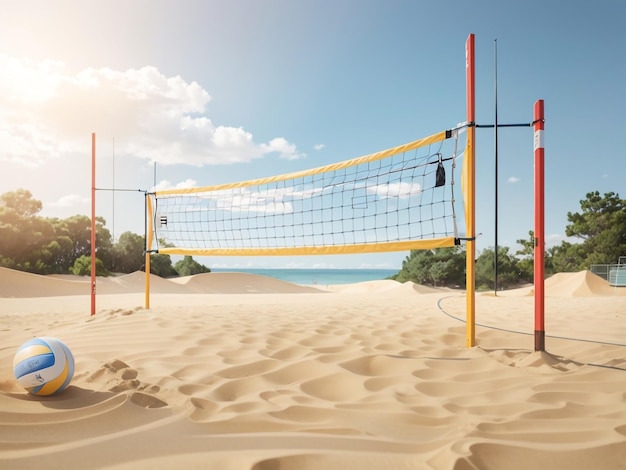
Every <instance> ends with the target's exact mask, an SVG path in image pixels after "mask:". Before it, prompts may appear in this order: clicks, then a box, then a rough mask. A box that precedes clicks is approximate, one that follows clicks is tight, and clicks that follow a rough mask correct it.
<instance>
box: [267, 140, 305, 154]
mask: <svg viewBox="0 0 626 470" xmlns="http://www.w3.org/2000/svg"><path fill="white" fill-rule="evenodd" d="M261 148H263V150H265V151H266V152H267V153H272V152H276V153H278V156H279V157H280V158H284V159H285V160H297V159H299V158H303V157H305V156H306V155H305V154H304V153H300V152H298V150H297V149H296V146H295V145H294V144H290V143H289V142H287V141H286V140H285V139H283V138H282V137H277V138H275V139H272V140H271V141H270V142H269V144H261Z"/></svg>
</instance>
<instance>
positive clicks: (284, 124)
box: [0, 0, 626, 269]
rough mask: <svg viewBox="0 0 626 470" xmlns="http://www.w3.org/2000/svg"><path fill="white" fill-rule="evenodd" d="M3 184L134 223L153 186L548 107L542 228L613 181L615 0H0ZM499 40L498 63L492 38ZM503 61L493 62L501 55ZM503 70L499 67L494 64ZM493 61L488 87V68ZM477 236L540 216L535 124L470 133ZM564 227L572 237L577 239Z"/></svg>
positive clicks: (509, 240) (301, 164) (619, 173)
mask: <svg viewBox="0 0 626 470" xmlns="http://www.w3.org/2000/svg"><path fill="white" fill-rule="evenodd" d="M0 11H2V15H0V70H1V72H0V165H1V168H2V170H1V171H0V193H5V192H8V191H15V190H17V189H20V188H24V189H28V190H30V191H31V193H32V194H33V197H34V198H35V199H38V200H40V201H42V203H43V210H42V212H41V215H43V216H46V217H61V218H65V217H70V216H72V215H76V214H85V215H89V214H90V210H91V209H90V189H91V134H92V133H96V143H97V146H96V149H97V150H96V154H97V165H96V174H97V176H96V186H97V187H98V188H102V189H106V188H116V189H129V190H131V191H116V192H112V191H104V190H103V191H98V192H97V200H96V212H97V215H98V216H101V217H103V218H105V219H106V226H107V228H109V230H110V231H111V233H112V234H113V235H114V237H115V238H117V237H119V235H120V234H121V233H123V232H125V231H131V232H134V233H138V234H143V233H144V198H143V194H142V193H141V192H139V191H140V190H151V189H153V188H154V187H155V186H156V187H158V188H165V187H177V186H179V187H190V186H204V185H213V184H222V183H230V182H235V181H243V180H248V179H256V178H261V177H265V176H272V175H278V174H282V173H288V172H293V171H299V170H305V169H309V168H314V167H318V166H321V165H326V164H330V163H336V162H340V161H343V160H347V159H350V158H354V157H358V156H361V155H366V154H370V153H373V152H376V151H379V150H383V149H386V148H390V147H394V146H397V145H400V144H403V143H405V142H410V141H412V140H415V139H418V138H421V137H425V136H427V135H430V134H433V133H436V132H439V131H442V130H444V129H447V128H451V127H454V126H455V125H456V124H458V123H460V122H463V121H464V120H465V41H466V39H467V37H468V35H469V34H470V33H473V34H475V41H476V45H475V51H476V122H477V123H478V124H483V125H488V124H493V123H494V122H495V111H496V101H497V117H498V123H500V124H505V123H508V124H511V123H515V124H517V123H530V122H531V121H532V119H533V105H534V103H535V101H537V100H538V99H543V100H544V103H545V133H544V141H545V173H546V176H545V185H546V189H545V211H546V215H545V230H546V244H547V246H548V247H550V246H554V245H558V244H560V243H561V242H562V241H563V240H566V239H567V238H566V236H565V228H566V226H567V224H568V220H567V213H568V212H580V201H581V200H584V199H585V198H586V194H587V193H588V192H592V191H599V192H600V193H601V194H603V193H606V192H614V193H618V194H619V195H620V196H621V197H622V198H624V197H626V179H625V178H624V175H626V158H625V155H624V143H623V141H621V136H622V135H623V126H624V121H625V118H626V111H625V110H626V90H625V86H624V84H625V83H626V79H625V77H626V3H625V2H623V1H622V0H599V1H597V2H588V1H579V0H573V1H571V0H570V1H565V0H555V1H550V2H546V1H542V0H539V1H538V0H529V1H526V2H503V1H498V0H493V1H487V0H477V1H474V2H464V1H452V0H415V1H405V0H393V1H382V0H334V1H332V2H331V1H320V0H171V1H170V0H132V1H127V0H108V1H94V0H80V1H79V0H75V1H69V0H56V1H54V2H49V1H43V0H42V1H32V0H23V1H20V2H16V1H13V0H0ZM496 50H497V61H496V54H495V52H496ZM496 63H497V69H496ZM496 72H497V73H496ZM496 76H497V100H496V92H495V86H494V82H495V78H496ZM476 138H477V140H476V175H477V176H476V195H477V212H476V231H477V233H478V234H479V236H478V239H477V248H478V250H479V252H480V251H481V250H484V249H486V248H490V247H491V248H493V247H494V246H495V244H496V210H495V206H496V203H495V201H496V188H497V201H498V203H497V206H498V211H497V220H498V223H497V243H498V245H499V246H508V247H510V248H511V252H515V251H516V250H517V249H518V248H519V246H518V245H517V244H516V240H519V239H528V232H529V231H530V230H533V226H534V215H533V197H534V196H533V191H534V189H533V187H534V180H533V161H534V157H533V155H534V154H533V130H532V127H521V128H501V129H500V130H499V131H498V139H497V141H498V145H497V149H498V152H497V153H498V172H497V175H496V171H495V160H496V159H495V154H496V152H495V148H496V145H495V133H494V130H493V129H488V128H479V129H477V130H476ZM570 241H574V240H570ZM407 255H408V253H407V252H399V253H384V254H363V255H349V256H348V255H332V256H310V257H304V256H303V257H274V258H269V257H249V258H244V257H218V258H198V259H199V260H200V261H201V262H203V263H204V264H206V265H208V266H209V267H233V268H235V267H277V268H278V267H280V268H286V267H292V268H297V267H302V268H310V267H320V268H387V269H396V268H397V269H400V268H401V265H402V261H403V260H404V259H405V258H406V257H407Z"/></svg>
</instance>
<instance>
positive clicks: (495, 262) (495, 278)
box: [493, 38, 498, 295]
mask: <svg viewBox="0 0 626 470" xmlns="http://www.w3.org/2000/svg"><path fill="white" fill-rule="evenodd" d="M493 56H494V64H493V68H494V103H495V127H494V131H495V132H494V136H495V137H494V139H495V140H494V145H495V191H496V194H495V206H496V207H495V248H494V257H493V272H494V274H493V292H494V295H498V39H497V38H496V39H494V40H493Z"/></svg>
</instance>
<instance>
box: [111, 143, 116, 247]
mask: <svg viewBox="0 0 626 470" xmlns="http://www.w3.org/2000/svg"><path fill="white" fill-rule="evenodd" d="M112 159H113V165H112V167H113V170H112V173H113V191H111V198H112V201H111V202H112V206H113V243H115V136H113V157H112Z"/></svg>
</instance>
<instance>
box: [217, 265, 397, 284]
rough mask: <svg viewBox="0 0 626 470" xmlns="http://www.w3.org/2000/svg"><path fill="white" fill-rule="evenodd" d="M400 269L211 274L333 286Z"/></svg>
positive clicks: (222, 270) (383, 276)
mask: <svg viewBox="0 0 626 470" xmlns="http://www.w3.org/2000/svg"><path fill="white" fill-rule="evenodd" d="M399 271H400V270H399V269H269V268H265V269H252V268H246V269H244V268H228V269H227V268H211V272H214V273H225V272H231V273H232V272H240V273H248V274H257V275H260V276H268V277H273V278H276V279H280V280H281V281H287V282H291V283H293V284H306V285H313V284H318V285H332V284H354V283H355V282H364V281H377V280H381V279H386V278H388V277H389V276H393V275H394V274H398V272H399Z"/></svg>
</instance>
